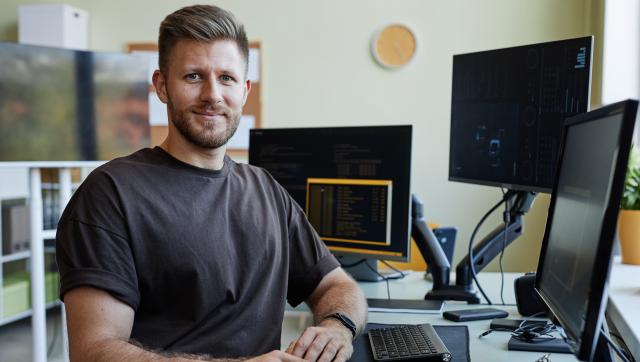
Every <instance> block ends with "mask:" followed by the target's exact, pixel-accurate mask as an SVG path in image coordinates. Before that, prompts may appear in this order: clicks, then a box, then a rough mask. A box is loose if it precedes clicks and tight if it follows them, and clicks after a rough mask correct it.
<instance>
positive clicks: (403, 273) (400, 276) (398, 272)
mask: <svg viewBox="0 0 640 362" xmlns="http://www.w3.org/2000/svg"><path fill="white" fill-rule="evenodd" d="M380 262H381V263H382V264H384V265H386V266H388V267H389V268H391V270H393V271H394V272H396V274H394V275H393V276H388V275H387V276H386V278H387V279H403V278H404V277H406V276H407V275H408V274H409V272H407V271H406V270H400V269H398V268H396V267H394V266H393V265H391V264H389V263H388V262H387V261H386V260H380Z"/></svg>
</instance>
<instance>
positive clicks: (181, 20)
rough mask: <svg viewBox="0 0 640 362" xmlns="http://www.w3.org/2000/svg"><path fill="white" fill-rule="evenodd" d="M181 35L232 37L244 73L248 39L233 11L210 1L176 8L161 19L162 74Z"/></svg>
mask: <svg viewBox="0 0 640 362" xmlns="http://www.w3.org/2000/svg"><path fill="white" fill-rule="evenodd" d="M182 39H190V40H199V41H206V42H212V41H216V40H233V41H235V42H236V44H237V45H238V49H240V53H241V54H242V56H243V57H244V60H245V76H246V72H247V69H248V63H249V42H248V41H247V34H246V33H245V31H244V26H243V25H242V24H241V23H240V22H239V21H238V20H237V19H236V17H235V16H233V14H232V13H230V12H229V11H226V10H224V9H221V8H219V7H217V6H213V5H193V6H187V7H184V8H182V9H180V10H177V11H175V12H173V13H171V14H169V15H167V17H166V18H164V20H163V21H162V23H160V35H159V36H158V47H159V53H160V54H159V55H160V60H159V63H160V64H159V66H160V71H161V72H162V73H163V74H167V71H168V70H169V69H168V67H169V55H170V54H171V50H172V49H173V47H174V46H175V44H176V43H177V42H178V41H179V40H182Z"/></svg>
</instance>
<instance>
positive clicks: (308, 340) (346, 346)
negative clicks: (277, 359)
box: [287, 319, 353, 362]
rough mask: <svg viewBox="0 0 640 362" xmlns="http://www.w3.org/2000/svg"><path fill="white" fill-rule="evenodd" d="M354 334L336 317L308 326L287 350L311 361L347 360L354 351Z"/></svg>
mask: <svg viewBox="0 0 640 362" xmlns="http://www.w3.org/2000/svg"><path fill="white" fill-rule="evenodd" d="M352 341H353V335H352V334H351V332H350V331H349V330H348V329H347V328H346V327H345V326H343V325H342V323H340V322H339V321H337V320H335V319H325V320H324V321H323V322H322V323H320V324H319V325H318V326H315V327H309V328H307V329H306V330H305V331H304V332H303V333H302V335H300V337H298V339H297V340H295V341H293V342H291V344H290V345H289V348H287V352H288V353H291V354H292V355H294V356H297V357H301V358H304V359H305V360H307V361H310V362H315V361H318V362H331V361H335V362H345V361H346V360H348V359H349V358H350V357H351V354H352V353H353V344H352Z"/></svg>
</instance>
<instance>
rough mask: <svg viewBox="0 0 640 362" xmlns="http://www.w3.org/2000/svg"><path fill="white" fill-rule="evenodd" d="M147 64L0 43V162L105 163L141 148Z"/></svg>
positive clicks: (125, 57) (145, 132)
mask: <svg viewBox="0 0 640 362" xmlns="http://www.w3.org/2000/svg"><path fill="white" fill-rule="evenodd" d="M148 74H149V72H148V60H147V59H146V58H143V57H140V56H135V55H131V54H119V53H105V52H89V51H78V50H69V49H59V48H50V47H43V46H34V45H25V44H15V43H2V42H0V163H1V164H3V163H7V162H10V163H13V164H15V163H27V164H28V163H36V164H40V165H46V164H47V162H49V163H51V162H82V161H106V160H110V159H112V158H115V157H118V156H124V155H127V154H130V153H132V152H134V151H136V150H138V149H140V148H143V147H148V146H149V110H148V109H149V107H148V94H149V85H148V84H149V81H148V79H147V78H148Z"/></svg>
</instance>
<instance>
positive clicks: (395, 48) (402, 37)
mask: <svg viewBox="0 0 640 362" xmlns="http://www.w3.org/2000/svg"><path fill="white" fill-rule="evenodd" d="M416 45H417V42H416V36H415V34H414V33H413V31H412V30H411V29H410V28H409V27H408V26H406V25H402V24H391V25H387V26H385V27H384V28H383V29H382V30H380V31H379V32H378V33H376V35H375V36H374V37H373V41H372V43H371V53H372V54H373V58H374V59H375V60H376V62H378V64H380V65H381V66H383V67H385V68H400V67H402V66H404V65H406V64H407V63H408V62H409V61H410V60H411V59H412V58H413V56H414V55H415V54H416Z"/></svg>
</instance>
